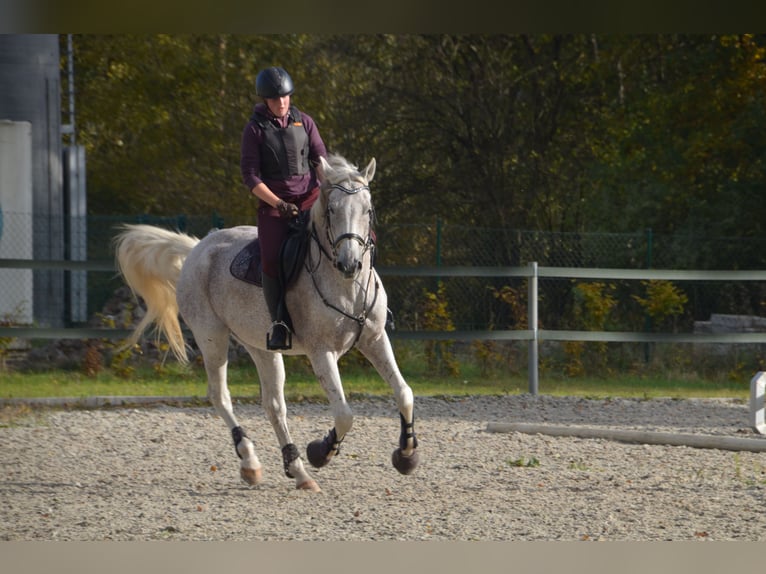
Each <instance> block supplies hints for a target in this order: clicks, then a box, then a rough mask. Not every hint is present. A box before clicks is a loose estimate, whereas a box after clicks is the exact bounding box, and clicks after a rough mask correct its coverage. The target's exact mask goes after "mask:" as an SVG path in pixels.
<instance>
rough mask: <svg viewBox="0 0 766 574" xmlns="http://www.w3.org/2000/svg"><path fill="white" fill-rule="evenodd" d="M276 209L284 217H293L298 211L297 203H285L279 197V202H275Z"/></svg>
mask: <svg viewBox="0 0 766 574" xmlns="http://www.w3.org/2000/svg"><path fill="white" fill-rule="evenodd" d="M277 210H278V211H279V215H280V216H281V217H284V218H288V217H295V216H297V215H298V213H299V211H298V206H297V205H295V204H294V203H287V202H286V201H284V200H283V199H280V200H279V203H277Z"/></svg>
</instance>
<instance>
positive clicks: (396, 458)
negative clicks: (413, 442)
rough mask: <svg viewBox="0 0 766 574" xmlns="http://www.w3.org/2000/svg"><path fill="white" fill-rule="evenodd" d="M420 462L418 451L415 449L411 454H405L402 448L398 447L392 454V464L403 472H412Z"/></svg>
mask: <svg viewBox="0 0 766 574" xmlns="http://www.w3.org/2000/svg"><path fill="white" fill-rule="evenodd" d="M418 462H420V457H419V456H418V451H413V453H412V454H411V455H410V456H404V455H403V454H402V449H400V448H397V449H396V450H395V451H394V453H393V454H392V455H391V464H393V465H394V468H395V469H396V470H398V471H399V472H401V473H402V474H410V473H411V472H412V471H413V470H415V467H416V466H418Z"/></svg>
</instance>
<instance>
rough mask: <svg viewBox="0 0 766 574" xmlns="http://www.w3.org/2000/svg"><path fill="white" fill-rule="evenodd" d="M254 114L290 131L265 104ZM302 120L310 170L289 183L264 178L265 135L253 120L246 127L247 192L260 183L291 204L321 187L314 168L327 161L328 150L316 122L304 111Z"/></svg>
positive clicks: (244, 176) (242, 161) (244, 163)
mask: <svg viewBox="0 0 766 574" xmlns="http://www.w3.org/2000/svg"><path fill="white" fill-rule="evenodd" d="M254 111H257V112H259V113H260V114H263V115H266V116H268V117H270V118H272V121H273V122H274V123H275V124H276V125H278V126H280V127H282V128H285V127H287V118H286V117H285V118H277V117H275V116H274V115H273V114H272V113H271V112H270V111H269V109H268V107H267V106H266V104H263V103H259V104H256V106H255V109H254ZM301 118H302V121H303V125H304V126H305V127H306V133H307V134H308V137H309V162H310V165H311V169H310V171H309V173H307V174H304V175H291V176H289V177H288V178H287V179H267V178H263V179H262V178H261V142H262V141H263V133H262V131H261V128H260V127H259V126H258V124H256V123H255V122H253V121H252V120H251V121H249V122H248V123H247V125H246V126H245V129H244V131H243V132H242V152H241V156H240V164H239V167H240V170H241V172H242V181H243V182H244V184H245V186H247V189H248V191H250V190H252V189H253V188H254V187H255V186H256V185H258V184H259V183H265V184H266V185H267V186H268V187H269V189H270V190H271V191H272V192H273V193H274V194H275V195H276V196H277V197H280V198H282V199H284V200H286V201H289V200H290V198H295V197H297V196H301V195H304V194H305V193H307V192H309V191H311V190H312V189H314V188H315V187H316V186H317V185H318V183H317V176H316V169H315V166H316V165H317V164H318V163H319V158H320V156H321V157H327V148H325V145H324V142H323V141H322V137H321V136H320V135H319V130H318V129H317V127H316V123H314V120H313V118H311V116H309V115H308V114H306V113H305V112H304V111H303V110H301Z"/></svg>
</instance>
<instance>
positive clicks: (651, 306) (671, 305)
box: [633, 280, 689, 325]
mask: <svg viewBox="0 0 766 574" xmlns="http://www.w3.org/2000/svg"><path fill="white" fill-rule="evenodd" d="M641 284H642V285H643V286H644V289H645V290H646V297H639V296H638V295H633V299H634V300H635V301H636V302H637V303H638V304H639V305H641V307H642V308H643V309H644V311H645V312H646V314H647V315H649V317H651V318H652V320H653V321H654V323H655V325H660V324H661V323H663V322H664V321H665V320H666V319H667V318H669V317H670V318H675V317H678V316H679V315H681V314H683V312H684V307H685V305H686V304H687V303H688V302H689V298H688V297H687V296H686V294H685V293H684V292H683V291H681V290H680V289H679V288H678V287H677V286H676V285H674V284H673V283H672V282H671V281H662V280H652V281H641Z"/></svg>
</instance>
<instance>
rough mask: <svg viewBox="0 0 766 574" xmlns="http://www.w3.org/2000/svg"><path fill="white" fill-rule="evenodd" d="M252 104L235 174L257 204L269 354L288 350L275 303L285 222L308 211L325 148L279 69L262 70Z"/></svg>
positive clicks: (279, 307)
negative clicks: (294, 101)
mask: <svg viewBox="0 0 766 574" xmlns="http://www.w3.org/2000/svg"><path fill="white" fill-rule="evenodd" d="M255 91H256V94H257V95H258V96H260V97H261V98H263V102H261V103H258V104H256V105H255V108H254V110H253V115H252V116H251V118H250V121H249V122H248V123H247V125H246V126H245V129H244V132H243V134H242V148H241V157H240V170H241V172H242V180H243V181H244V183H245V185H246V186H247V189H248V190H250V193H252V194H253V195H255V196H256V197H257V198H258V199H259V200H260V203H259V206H258V237H259V239H260V249H261V262H262V267H263V269H262V281H263V294H264V297H265V298H266V304H267V306H268V309H269V315H270V316H271V321H272V326H271V334H270V335H267V336H266V344H267V348H269V349H287V348H289V347H290V345H289V343H288V336H289V329H288V326H287V324H286V323H285V317H284V314H283V312H282V311H283V306H282V305H281V304H280V301H281V298H282V288H281V286H280V282H279V252H280V248H281V246H282V242H283V241H284V239H285V237H286V236H287V233H288V224H289V221H290V220H291V219H292V218H293V217H295V216H297V215H298V214H299V212H300V211H307V210H308V209H310V207H311V205H312V204H313V203H314V201H315V200H316V198H317V197H318V195H319V183H318V177H321V174H320V173H318V169H319V158H320V157H327V149H326V148H325V144H324V142H323V141H322V138H321V136H320V135H319V130H318V129H317V127H316V124H315V123H314V120H313V119H312V118H311V117H310V116H309V115H307V114H306V113H305V112H303V111H299V110H298V109H297V108H296V107H295V106H293V105H292V104H291V96H292V94H293V91H294V86H293V80H292V78H291V77H290V75H289V74H288V73H287V72H286V71H285V70H284V69H283V68H279V67H270V68H266V69H264V70H261V71H260V72H259V73H258V76H257V77H256V79H255Z"/></svg>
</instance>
